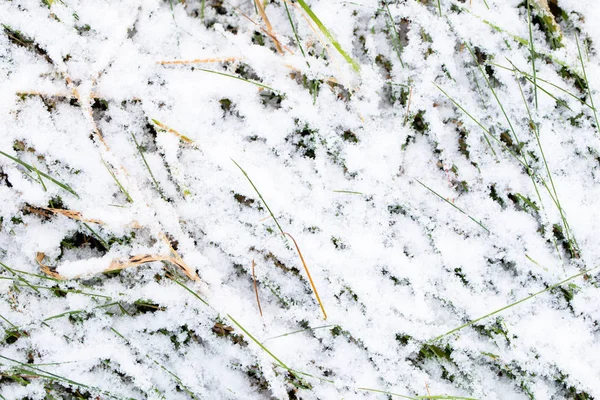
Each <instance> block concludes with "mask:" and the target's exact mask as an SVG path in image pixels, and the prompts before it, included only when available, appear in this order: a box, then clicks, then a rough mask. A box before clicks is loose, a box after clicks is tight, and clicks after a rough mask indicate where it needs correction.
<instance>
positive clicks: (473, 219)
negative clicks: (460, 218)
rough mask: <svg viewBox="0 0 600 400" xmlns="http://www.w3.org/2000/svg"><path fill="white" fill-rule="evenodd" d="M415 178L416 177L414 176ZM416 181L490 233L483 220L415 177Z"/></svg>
mask: <svg viewBox="0 0 600 400" xmlns="http://www.w3.org/2000/svg"><path fill="white" fill-rule="evenodd" d="M413 179H415V178H413ZM415 181H417V182H419V184H420V185H421V186H423V187H424V188H425V189H427V190H429V191H430V192H431V193H433V194H435V195H436V196H437V197H439V198H440V199H442V200H444V201H445V202H446V203H448V204H450V205H451V206H452V207H454V208H456V209H457V210H458V211H460V212H461V213H463V214H464V215H466V216H467V217H469V219H471V221H473V222H475V223H476V224H477V225H479V226H480V227H482V228H483V229H485V230H486V231H487V232H488V233H490V230H489V229H488V228H486V227H485V225H483V224H482V223H481V222H479V221H477V220H476V219H475V218H473V217H471V216H470V215H469V214H467V213H466V212H465V211H464V210H463V209H462V208H459V207H458V206H456V205H455V204H454V203H452V202H451V201H448V200H447V199H446V198H444V197H443V196H442V195H440V194H438V193H437V192H436V191H435V190H433V189H431V188H430V187H429V186H427V185H425V184H424V183H423V182H421V181H420V180H418V179H415Z"/></svg>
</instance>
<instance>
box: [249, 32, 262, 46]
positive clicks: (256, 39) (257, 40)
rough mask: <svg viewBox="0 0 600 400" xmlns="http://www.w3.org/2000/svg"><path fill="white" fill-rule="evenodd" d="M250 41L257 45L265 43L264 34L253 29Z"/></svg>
mask: <svg viewBox="0 0 600 400" xmlns="http://www.w3.org/2000/svg"><path fill="white" fill-rule="evenodd" d="M252 43H254V44H257V45H259V46H264V45H265V35H263V34H262V33H260V32H258V31H254V33H253V34H252Z"/></svg>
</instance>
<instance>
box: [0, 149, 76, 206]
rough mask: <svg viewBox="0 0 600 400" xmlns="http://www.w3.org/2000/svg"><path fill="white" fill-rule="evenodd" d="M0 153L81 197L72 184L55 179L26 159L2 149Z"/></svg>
mask: <svg viewBox="0 0 600 400" xmlns="http://www.w3.org/2000/svg"><path fill="white" fill-rule="evenodd" d="M0 154H2V155H3V156H4V157H7V158H9V159H11V160H13V161H14V162H16V163H18V164H21V165H22V166H24V167H25V168H26V169H27V170H28V171H29V172H31V173H33V172H35V173H37V174H38V176H43V177H44V178H46V179H48V180H49V181H51V182H52V183H54V184H55V185H57V186H59V187H61V188H63V189H64V190H66V191H67V192H69V193H71V194H73V195H75V197H77V198H79V195H78V194H77V193H75V191H74V190H73V189H72V188H71V186H69V185H67V184H66V183H62V182H59V181H57V180H56V179H54V178H53V177H51V176H50V175H48V174H45V173H43V172H42V171H40V170H38V169H37V168H36V167H33V166H31V165H29V164H27V163H26V162H25V161H22V160H20V159H18V158H16V157H13V156H11V155H10V154H6V153H5V152H3V151H0ZM40 179H41V178H40ZM42 185H43V183H42ZM44 187H45V186H44Z"/></svg>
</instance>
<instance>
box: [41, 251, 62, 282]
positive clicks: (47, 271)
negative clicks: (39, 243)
mask: <svg viewBox="0 0 600 400" xmlns="http://www.w3.org/2000/svg"><path fill="white" fill-rule="evenodd" d="M44 257H46V254H44V253H41V252H37V253H36V254H35V261H37V263H38V265H39V266H40V269H41V270H42V272H43V273H45V274H46V275H48V276H49V277H51V278H54V279H60V280H63V279H65V278H63V277H62V276H60V275H59V274H58V273H56V272H54V271H52V269H51V268H50V267H49V266H47V265H46V264H44V263H43V261H44Z"/></svg>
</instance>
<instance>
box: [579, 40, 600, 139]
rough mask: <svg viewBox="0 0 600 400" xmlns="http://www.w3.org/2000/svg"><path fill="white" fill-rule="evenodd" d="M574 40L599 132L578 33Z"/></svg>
mask: <svg viewBox="0 0 600 400" xmlns="http://www.w3.org/2000/svg"><path fill="white" fill-rule="evenodd" d="M575 41H576V42H577V53H578V54H579V61H581V70H582V71H583V79H584V80H585V87H586V88H587V92H588V96H589V97H590V104H591V105H592V111H593V112H594V119H595V120H596V129H597V130H598V132H599V133H600V123H598V114H597V113H596V107H595V106H594V98H593V97H592V88H590V82H589V81H588V78H587V73H586V72H585V65H584V63H583V56H582V55H581V47H579V35H577V33H576V34H575Z"/></svg>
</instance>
